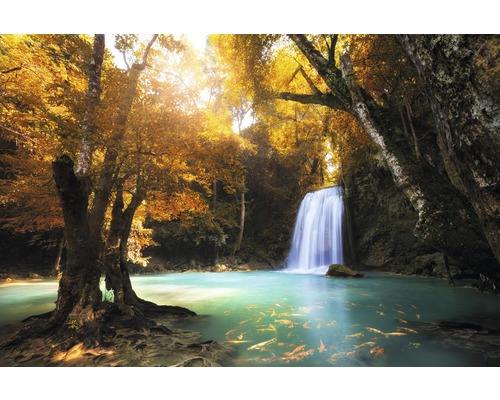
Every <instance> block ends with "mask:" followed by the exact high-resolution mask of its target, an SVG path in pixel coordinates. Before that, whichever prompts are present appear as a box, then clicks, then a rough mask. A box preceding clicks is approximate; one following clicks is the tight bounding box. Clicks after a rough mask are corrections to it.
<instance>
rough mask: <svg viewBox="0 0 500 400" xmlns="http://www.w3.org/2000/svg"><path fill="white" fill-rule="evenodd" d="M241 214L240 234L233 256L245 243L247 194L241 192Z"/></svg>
mask: <svg viewBox="0 0 500 400" xmlns="http://www.w3.org/2000/svg"><path fill="white" fill-rule="evenodd" d="M240 203H241V213H240V230H239V233H238V239H237V240H236V243H235V245H234V251H233V256H234V254H236V252H237V251H238V250H239V249H240V247H241V243H242V242H243V233H244V232H245V193H244V192H241V201H240Z"/></svg>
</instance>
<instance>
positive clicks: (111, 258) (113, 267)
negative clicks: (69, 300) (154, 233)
mask: <svg viewBox="0 0 500 400" xmlns="http://www.w3.org/2000/svg"><path fill="white" fill-rule="evenodd" d="M123 185H124V180H120V181H119V182H118V183H117V187H116V189H117V192H116V197H115V201H114V204H113V208H112V211H111V224H110V228H109V233H108V238H107V241H106V250H105V256H104V269H105V273H106V289H107V290H113V292H114V303H115V304H116V305H117V306H118V308H119V309H120V310H122V311H124V312H128V313H130V312H133V311H131V309H130V308H131V307H138V306H139V301H138V300H139V298H138V297H137V295H136V294H135V292H134V290H133V289H132V283H131V281H130V275H129V272H128V267H127V264H126V257H127V241H128V238H129V236H130V230H131V228H132V220H133V218H134V214H135V212H136V210H137V208H138V207H139V206H140V204H141V202H142V197H141V196H140V194H139V192H136V193H135V194H134V195H133V196H132V200H131V201H130V203H129V205H128V206H127V207H126V208H125V209H124V207H125V203H124V200H123Z"/></svg>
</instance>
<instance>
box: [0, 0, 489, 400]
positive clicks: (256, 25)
mask: <svg viewBox="0 0 500 400" xmlns="http://www.w3.org/2000/svg"><path fill="white" fill-rule="evenodd" d="M233 3H234V2H226V1H212V2H184V4H179V5H170V4H169V5H168V6H165V5H164V6H160V2H142V3H141V5H140V6H139V5H130V6H129V5H124V4H121V3H117V2H106V4H100V3H99V2H96V1H90V2H85V4H82V5H81V6H76V5H75V6H71V7H69V8H70V9H69V10H68V3H67V2H62V1H52V2H43V3H38V2H30V1H29V2H24V3H23V6H22V7H21V6H19V5H10V4H9V5H4V6H2V7H3V9H4V10H5V11H4V15H6V16H11V17H10V18H8V23H7V24H4V25H3V28H2V31H3V32H4V33H83V32H88V33H94V31H105V32H141V31H142V32H145V33H150V32H151V31H153V30H155V31H164V32H168V33H191V32H193V33H197V34H200V33H203V32H207V33H285V32H286V31H290V32H298V31H300V32H306V33H325V32H332V31H335V32H342V33H478V32H480V33H496V32H495V31H494V29H495V26H496V20H495V18H494V15H495V13H493V12H489V11H488V10H491V9H490V7H491V5H490V4H488V2H477V3H475V4H474V7H473V8H471V7H470V6H468V7H467V8H466V7H465V6H461V5H460V4H457V3H456V2H455V3H451V4H453V7H451V6H450V4H449V3H448V2H441V3H439V4H436V2H431V1H423V2H419V3H418V4H412V5H408V6H403V5H401V4H400V2H396V1H385V2H356V5H355V6H354V5H353V4H345V5H340V4H330V3H331V2H321V1H319V2H308V3H307V4H304V3H303V2H299V1H287V2H281V1H277V2H272V3H271V2H264V1H256V2H252V4H249V5H247V6H246V5H242V6H240V7H235V6H234V4H233ZM483 3H484V4H483ZM130 8H133V10H131V9H130ZM61 10H65V11H64V12H61ZM306 11H307V12H306ZM58 373H60V374H62V376H63V377H64V379H68V381H70V382H72V384H73V385H77V384H78V380H77V379H76V377H75V376H74V374H73V373H72V371H70V370H68V371H62V372H59V371H58ZM81 373H83V374H90V375H92V376H94V375H93V374H94V373H95V372H92V371H82V372H81ZM106 373H109V374H111V376H112V374H113V373H114V372H112V371H109V372H106ZM163 373H166V372H163ZM286 373H287V374H288V375H287V376H293V377H294V378H295V377H296V376H297V375H296V374H299V375H300V376H301V378H300V379H301V381H303V382H305V383H304V384H303V385H301V386H300V387H298V388H297V387H293V391H294V392H295V397H301V396H302V397H304V396H306V395H307V396H308V397H309V396H310V395H311V393H314V392H316V393H318V395H320V394H327V391H328V392H330V391H331V390H332V388H331V385H327V386H328V388H325V387H324V385H321V384H320V385H313V384H312V382H318V381H320V382H321V381H323V382H324V379H325V375H330V374H332V373H333V371H331V370H328V371H321V372H319V373H318V372H317V371H315V375H316V373H318V374H319V376H314V377H313V376H311V375H312V371H309V372H308V371H300V372H299V371H287V372H286ZM390 373H391V377H390V379H391V381H400V383H399V384H395V385H394V387H393V388H392V389H390V388H385V389H384V390H387V391H388V392H387V393H390V392H391V391H392V393H397V392H398V391H399V392H406V391H407V389H405V388H404V387H402V386H404V383H405V382H406V383H408V380H407V378H405V377H404V374H403V371H391V372H390ZM455 373H456V372H455ZM483 373H484V371H483ZM50 374H51V373H50V372H49V371H46V372H45V371H43V372H42V373H40V374H39V375H38V376H36V377H35V376H34V375H32V374H28V376H29V379H30V380H32V381H33V380H34V381H36V382H37V383H38V385H33V387H34V389H33V390H34V392H33V393H35V391H36V389H35V388H36V387H37V386H39V387H40V386H41V387H44V386H47V382H49V381H50V379H51V376H50ZM126 374H128V373H127V372H126ZM168 374H169V375H168V376H169V379H172V381H177V380H179V379H180V380H182V379H189V380H201V381H204V382H207V383H206V384H202V385H200V386H201V387H203V386H205V388H206V387H209V385H210V384H209V383H208V381H209V380H210V379H216V380H220V379H222V376H221V375H216V376H215V377H214V376H212V378H209V379H207V376H206V375H207V374H212V373H206V372H204V374H205V376H204V377H202V376H201V375H200V373H198V372H196V371H191V370H190V371H189V375H187V376H186V374H184V376H183V375H182V374H181V373H180V372H175V371H174V372H171V371H168ZM283 374H284V372H283V371H279V373H278V377H277V379H278V380H280V381H281V380H283V384H280V385H279V388H275V389H273V386H271V385H269V389H268V388H267V386H266V385H265V383H266V382H268V383H269V381H268V380H267V379H264V378H262V376H261V375H260V374H259V372H258V371H255V372H251V373H250V374H249V375H246V378H245V380H250V381H253V382H255V381H256V380H260V382H261V383H259V384H258V385H257V384H252V385H251V386H250V387H249V389H248V393H247V394H246V395H247V396H248V398H250V397H256V396H258V395H259V390H262V388H265V390H269V392H268V394H269V395H271V396H272V393H273V390H276V392H275V393H277V392H278V389H279V391H281V392H283V390H285V391H286V388H285V387H286V384H285V383H284V382H286V381H293V380H295V379H290V380H289V379H287V378H286V377H285V375H283ZM302 374H303V375H302ZM387 374H388V372H387V371H373V372H372V371H370V376H367V374H364V373H361V374H360V376H361V379H363V380H364V381H366V382H368V384H367V385H366V386H367V389H366V392H365V393H366V394H367V395H369V394H370V393H371V391H372V389H370V387H372V388H373V386H372V385H375V384H376V382H377V381H380V380H384V379H387ZM420 374H422V372H420ZM420 374H419V373H415V374H413V373H412V377H411V381H413V380H415V381H421V379H422V377H421V376H422V375H420ZM423 374H424V376H425V378H424V380H426V382H427V383H428V385H432V380H433V378H432V377H431V376H430V374H426V373H425V372H423ZM16 375H17V374H16ZM335 375H337V376H338V379H339V380H340V379H346V380H349V379H350V378H349V377H348V376H349V375H350V374H348V373H347V372H345V371H337V370H335ZM356 375H358V373H357V372H356ZM223 376H224V380H225V381H231V380H239V379H241V372H240V373H239V372H238V371H230V370H229V371H224V372H223ZM256 376H257V377H256ZM17 378H18V377H17ZM330 378H331V377H330ZM442 378H443V377H442V376H441V377H440V378H439V380H441V379H442ZM23 379H26V376H25V377H24V378H23ZM79 379H81V378H79ZM135 379H136V380H137V381H138V382H140V384H137V385H132V386H131V387H128V388H127V389H126V390H127V392H128V393H131V392H132V393H133V392H135V393H136V395H141V396H144V395H145V391H147V392H149V393H151V394H153V393H156V394H157V393H161V392H162V391H166V390H167V391H170V390H173V391H175V390H178V389H175V388H174V387H173V386H170V388H166V387H164V386H163V385H159V384H158V379H159V375H158V374H157V373H156V372H152V371H148V372H145V373H142V372H140V373H139V374H138V378H135ZM205 379H207V380H206V381H205ZM263 379H264V381H262V380H263ZM336 379H337V378H335V380H336ZM357 379H359V375H358V378H357ZM436 379H438V378H437V377H436ZM469 379H470V376H469ZM454 380H456V376H455V378H454ZM306 382H309V383H307V384H306ZM401 382H403V385H402V384H401ZM212 383H213V381H212ZM179 386H184V385H179ZM412 386H413V385H412ZM419 387H420V388H421V390H422V391H424V390H425V389H426V388H427V389H428V386H427V385H425V386H420V385H417V386H416V387H415V386H413V389H412V391H414V392H415V391H416V392H415V393H414V394H413V396H415V397H413V396H406V397H407V398H408V397H409V398H412V397H413V398H416V396H418V395H419V393H418V391H419V390H418V389H419ZM343 389H344V390H346V389H345V387H344V386H343ZM99 390H100V391H101V392H105V391H106V388H99ZM189 390H191V391H193V393H192V395H197V394H196V393H194V392H196V389H193V388H190V389H189ZM447 390H448V392H447V396H450V391H449V390H450V388H448V389H447ZM477 390H478V389H477V387H476V388H475V391H476V393H475V394H476V395H477ZM198 394H199V395H202V394H203V390H202V389H200V392H199V393H198ZM282 394H283V393H281V395H282ZM436 394H437V395H439V391H438V392H436ZM420 395H423V393H421V394H420ZM466 395H467V388H463V387H462V388H461V394H460V395H458V394H457V395H456V396H453V397H455V398H458V397H462V396H464V397H465V396H466ZM242 398H245V397H242Z"/></svg>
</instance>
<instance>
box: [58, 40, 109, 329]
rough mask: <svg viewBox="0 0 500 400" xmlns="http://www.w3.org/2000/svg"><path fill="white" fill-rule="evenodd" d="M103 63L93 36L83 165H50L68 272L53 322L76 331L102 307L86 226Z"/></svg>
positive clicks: (94, 248) (62, 160)
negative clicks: (57, 199)
mask: <svg viewBox="0 0 500 400" xmlns="http://www.w3.org/2000/svg"><path fill="white" fill-rule="evenodd" d="M103 59H104V35H95V38H94V48H93V52H92V58H91V61H90V71H89V85H88V91H87V97H88V99H89V101H88V103H87V109H86V113H85V118H84V123H83V124H82V130H83V134H82V143H81V148H80V156H79V165H78V167H77V171H76V174H75V171H74V162H73V160H71V158H70V157H69V156H67V155H62V156H60V157H59V158H57V159H56V160H55V161H54V162H53V163H52V171H53V177H54V181H55V184H56V187H57V190H58V193H59V197H60V201H61V208H62V212H63V218H64V232H65V233H64V236H65V238H66V267H65V268H64V271H63V273H62V276H61V279H60V281H59V290H58V295H57V301H56V308H55V310H54V312H53V313H52V320H53V321H54V322H55V323H56V324H71V326H72V327H74V328H77V327H81V326H83V325H87V324H89V323H92V322H93V321H94V320H95V318H96V317H97V313H98V311H99V308H100V304H101V296H102V294H101V291H100V289H99V279H100V269H99V247H98V243H97V242H96V241H95V240H94V238H93V237H92V235H91V231H90V226H89V221H88V214H87V209H88V203H89V193H90V185H89V177H88V174H89V168H90V164H89V160H91V148H90V145H89V135H90V134H91V133H92V132H94V130H95V126H96V124H95V109H96V107H97V105H98V103H99V96H100V92H101V66H102V62H103Z"/></svg>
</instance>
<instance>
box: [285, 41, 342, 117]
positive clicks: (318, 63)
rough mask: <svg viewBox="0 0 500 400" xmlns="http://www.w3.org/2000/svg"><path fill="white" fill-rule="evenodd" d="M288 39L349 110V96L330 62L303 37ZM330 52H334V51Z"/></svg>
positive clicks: (338, 71) (339, 74)
mask: <svg viewBox="0 0 500 400" xmlns="http://www.w3.org/2000/svg"><path fill="white" fill-rule="evenodd" d="M288 37H290V39H292V40H293V41H294V43H295V44H296V45H297V47H298V48H299V50H300V51H301V52H302V53H303V54H304V56H306V58H307V59H308V60H309V62H310V63H311V65H312V66H313V67H314V68H315V69H316V71H318V74H319V75H320V76H321V78H323V80H324V81H325V83H326V85H327V86H328V88H329V89H330V90H331V91H332V93H333V95H335V96H336V97H337V98H338V99H339V101H340V102H341V103H343V104H344V106H345V107H346V108H349V107H350V96H349V91H348V90H347V88H346V87H345V83H344V82H343V80H342V72H341V71H340V70H339V69H338V68H337V67H335V65H334V64H333V63H332V62H330V61H329V60H327V59H326V58H325V57H324V56H323V55H322V54H321V53H320V52H319V51H318V49H316V48H315V47H314V46H313V44H312V43H311V42H310V41H309V40H308V39H307V37H306V36H305V35H295V34H289V35H288ZM332 42H333V40H332ZM330 51H334V49H333V50H330Z"/></svg>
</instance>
